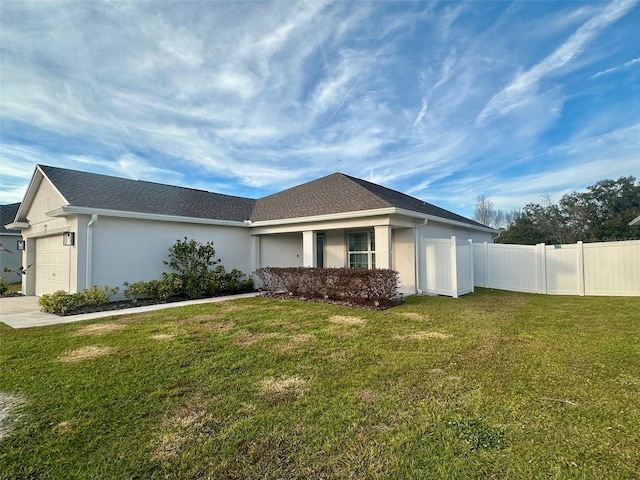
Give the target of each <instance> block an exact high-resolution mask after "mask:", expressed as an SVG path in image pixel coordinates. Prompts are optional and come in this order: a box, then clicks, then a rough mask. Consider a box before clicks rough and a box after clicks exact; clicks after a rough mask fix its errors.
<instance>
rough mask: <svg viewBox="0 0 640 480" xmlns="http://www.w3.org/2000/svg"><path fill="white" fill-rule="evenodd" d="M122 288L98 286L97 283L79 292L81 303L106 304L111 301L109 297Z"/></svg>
mask: <svg viewBox="0 0 640 480" xmlns="http://www.w3.org/2000/svg"><path fill="white" fill-rule="evenodd" d="M119 291H120V289H119V288H118V287H102V288H98V287H97V286H96V285H94V286H93V287H91V288H90V289H85V290H82V291H81V292H78V295H79V297H80V298H79V300H80V304H81V305H104V304H105V303H108V302H109V298H110V297H111V296H113V295H115V294H116V293H118V292H119Z"/></svg>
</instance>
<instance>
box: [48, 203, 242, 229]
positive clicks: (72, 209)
mask: <svg viewBox="0 0 640 480" xmlns="http://www.w3.org/2000/svg"><path fill="white" fill-rule="evenodd" d="M71 214H77V215H100V216H105V217H118V218H135V219H139V220H155V221H162V222H174V223H196V224H201V225H220V226H228V227H248V224H247V223H246V222H245V221H235V220H219V219H212V218H199V217H182V216H177V215H164V214H160V213H145V212H130V211H123V210H110V209H104V208H92V207H78V206H73V205H64V206H63V207H60V208H56V209H55V210H51V211H49V212H47V216H50V217H66V216H67V215H71Z"/></svg>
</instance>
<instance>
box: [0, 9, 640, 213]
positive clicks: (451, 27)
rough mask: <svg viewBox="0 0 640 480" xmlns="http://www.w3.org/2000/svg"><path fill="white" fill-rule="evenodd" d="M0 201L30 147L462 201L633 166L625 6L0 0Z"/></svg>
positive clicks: (635, 54) (203, 184)
mask: <svg viewBox="0 0 640 480" xmlns="http://www.w3.org/2000/svg"><path fill="white" fill-rule="evenodd" d="M0 22H1V25H0V28H1V33H0V48H1V58H0V61H1V65H0V66H1V72H0V161H1V174H0V175H1V182H0V203H9V202H16V201H20V200H21V198H22V196H23V195H24V192H25V190H26V186H27V184H28V182H29V179H30V177H31V174H32V172H33V169H34V166H35V165H36V164H37V163H42V164H46V165H54V166H59V167H65V168H72V169H78V170H85V171H91V172H96V173H104V174H108V175H116V176H123V177H128V178H135V179H142V180H149V181H155V182H162V183H168V184H173V185H184V186H189V187H193V188H200V189H205V190H210V191H215V192H220V193H227V194H232V195H241V196H248V197H253V198H257V197H260V196H264V195H267V194H270V193H273V192H276V191H280V190H282V189H285V188H288V187H290V186H293V185H296V184H299V183H302V182H305V181H309V180H313V179H315V178H318V177H321V176H324V175H327V174H330V173H333V172H336V171H341V172H344V173H347V174H349V175H353V176H356V177H360V178H364V179H367V180H371V181H373V182H376V183H380V184H382V185H385V186H388V187H390V188H394V189H396V190H400V191H403V192H405V193H408V194H410V195H413V196H416V197H418V198H421V199H424V200H426V201H428V202H431V203H435V204H437V205H439V206H441V207H444V208H447V209H450V210H453V211H455V212H457V213H460V214H463V215H467V216H472V215H473V210H474V204H475V201H476V198H477V197H478V195H481V194H482V195H485V196H487V197H489V198H490V199H491V200H492V201H493V202H494V204H495V206H496V207H497V208H503V209H514V208H521V207H523V206H524V205H525V204H526V203H528V202H539V201H541V200H542V196H543V195H545V194H548V195H550V196H551V198H552V199H554V200H558V199H559V198H560V196H561V195H562V194H564V193H568V192H571V191H574V190H581V189H584V188H585V187H587V186H589V185H592V184H593V183H595V182H596V181H598V180H602V179H605V178H618V177H620V176H626V175H634V176H636V177H640V30H639V29H638V25H640V5H638V2H637V1H616V0H614V1H611V2H593V1H589V2H580V1H570V2H561V1H555V2H551V1H535V2H534V1H529V2H513V3H512V2H436V3H431V2H408V1H407V2H405V1H395V2H381V1H375V2H364V1H361V2H339V1H338V2H332V1H324V0H312V1H308V2H285V1H279V2H267V1H260V2H239V1H238V2H206V1H196V2H189V1H180V2H171V1H149V2H144V1H133V2H128V1H108V2H98V1H87V2H80V1H73V2H44V1H22V0H21V1H12V0H3V1H2V2H0Z"/></svg>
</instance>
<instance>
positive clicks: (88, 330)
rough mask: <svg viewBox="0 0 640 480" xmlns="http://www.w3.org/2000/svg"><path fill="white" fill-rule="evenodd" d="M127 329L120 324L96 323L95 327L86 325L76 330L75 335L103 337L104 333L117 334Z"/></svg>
mask: <svg viewBox="0 0 640 480" xmlns="http://www.w3.org/2000/svg"><path fill="white" fill-rule="evenodd" d="M125 328H127V326H126V325H123V324H122V323H96V324H95V325H87V326H86V327H83V328H81V329H80V330H78V331H77V332H76V333H75V335H104V334H105V333H110V332H117V331H119V330H124V329H125Z"/></svg>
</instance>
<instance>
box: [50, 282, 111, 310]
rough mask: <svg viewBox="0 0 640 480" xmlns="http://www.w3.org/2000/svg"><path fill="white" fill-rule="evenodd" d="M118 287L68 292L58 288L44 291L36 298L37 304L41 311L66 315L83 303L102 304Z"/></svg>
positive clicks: (106, 301) (107, 300)
mask: <svg viewBox="0 0 640 480" xmlns="http://www.w3.org/2000/svg"><path fill="white" fill-rule="evenodd" d="M119 290H120V289H119V288H118V287H102V288H99V287H97V286H95V285H94V286H93V287H91V288H90V289H85V290H81V291H79V292H78V293H68V292H65V291H64V290H58V291H56V292H53V293H45V294H44V295H42V296H41V297H40V298H39V299H38V305H40V310H42V311H43V312H49V313H55V314H56V315H67V314H69V313H71V312H73V311H74V310H76V309H77V308H80V307H82V306H84V305H103V304H105V303H108V302H109V297H111V296H112V295H114V294H116V293H118V291H119Z"/></svg>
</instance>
